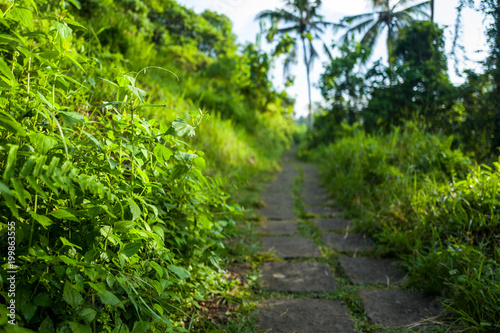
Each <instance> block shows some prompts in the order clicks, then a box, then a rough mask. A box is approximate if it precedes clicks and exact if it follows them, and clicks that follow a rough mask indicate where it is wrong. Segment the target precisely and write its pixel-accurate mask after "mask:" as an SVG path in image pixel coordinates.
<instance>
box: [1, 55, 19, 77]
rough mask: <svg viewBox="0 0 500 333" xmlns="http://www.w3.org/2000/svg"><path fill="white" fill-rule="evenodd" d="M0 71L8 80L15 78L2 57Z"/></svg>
mask: <svg viewBox="0 0 500 333" xmlns="http://www.w3.org/2000/svg"><path fill="white" fill-rule="evenodd" d="M0 73H2V74H3V75H5V76H6V77H7V78H8V79H9V80H15V79H16V78H15V77H14V74H12V71H11V69H10V68H9V65H7V64H6V63H5V61H4V60H3V59H2V58H0Z"/></svg>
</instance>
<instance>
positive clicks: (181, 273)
mask: <svg viewBox="0 0 500 333" xmlns="http://www.w3.org/2000/svg"><path fill="white" fill-rule="evenodd" d="M168 269H170V271H172V273H174V274H175V275H177V277H178V278H179V279H181V280H184V279H187V278H188V277H190V276H191V274H189V272H188V271H186V270H185V269H184V268H182V267H179V266H175V265H168Z"/></svg>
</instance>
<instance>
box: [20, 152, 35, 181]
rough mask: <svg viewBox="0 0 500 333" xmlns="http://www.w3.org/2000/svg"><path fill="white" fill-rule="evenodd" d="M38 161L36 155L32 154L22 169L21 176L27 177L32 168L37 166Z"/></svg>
mask: <svg viewBox="0 0 500 333" xmlns="http://www.w3.org/2000/svg"><path fill="white" fill-rule="evenodd" d="M35 163H36V156H35V155H31V156H30V157H29V158H28V160H27V161H26V162H25V163H24V165H23V168H22V169H21V172H20V173H19V177H21V178H26V177H28V175H29V174H30V172H31V170H32V169H33V167H34V166H35Z"/></svg>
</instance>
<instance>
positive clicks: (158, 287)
mask: <svg viewBox="0 0 500 333" xmlns="http://www.w3.org/2000/svg"><path fill="white" fill-rule="evenodd" d="M152 284H153V287H155V289H156V292H157V293H158V295H161V293H162V292H163V290H164V288H163V287H162V285H161V283H160V282H158V281H157V280H153V283H152Z"/></svg>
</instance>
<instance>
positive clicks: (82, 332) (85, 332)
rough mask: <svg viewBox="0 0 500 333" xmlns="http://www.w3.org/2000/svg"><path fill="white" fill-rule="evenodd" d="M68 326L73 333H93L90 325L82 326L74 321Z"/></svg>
mask: <svg viewBox="0 0 500 333" xmlns="http://www.w3.org/2000/svg"><path fill="white" fill-rule="evenodd" d="M68 325H69V327H70V328H71V331H72V332H73V333H92V329H91V328H90V326H88V325H82V324H80V323H75V322H73V321H70V322H69V323H68Z"/></svg>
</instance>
